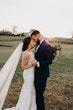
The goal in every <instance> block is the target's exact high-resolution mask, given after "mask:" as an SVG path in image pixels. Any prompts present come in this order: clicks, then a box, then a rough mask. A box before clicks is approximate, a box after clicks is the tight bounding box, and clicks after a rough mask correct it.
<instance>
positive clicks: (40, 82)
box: [34, 40, 52, 110]
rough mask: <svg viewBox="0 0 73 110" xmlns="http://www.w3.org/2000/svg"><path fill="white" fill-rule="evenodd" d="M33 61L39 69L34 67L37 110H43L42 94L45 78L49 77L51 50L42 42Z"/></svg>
mask: <svg viewBox="0 0 73 110" xmlns="http://www.w3.org/2000/svg"><path fill="white" fill-rule="evenodd" d="M35 59H36V60H37V61H39V63H40V67H35V81H34V83H35V89H36V103H37V110H45V107H44V97H43V93H44V91H45V86H46V81H47V77H49V75H50V72H49V66H48V65H49V64H51V63H52V48H51V46H50V45H49V44H48V43H47V42H46V41H45V40H44V41H43V42H42V43H41V45H40V47H39V48H38V50H37V52H35Z"/></svg>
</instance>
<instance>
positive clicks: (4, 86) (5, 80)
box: [0, 43, 23, 110]
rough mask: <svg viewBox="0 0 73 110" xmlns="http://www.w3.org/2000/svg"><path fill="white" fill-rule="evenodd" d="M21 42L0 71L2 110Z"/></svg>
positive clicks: (0, 109) (20, 49)
mask: <svg viewBox="0 0 73 110" xmlns="http://www.w3.org/2000/svg"><path fill="white" fill-rule="evenodd" d="M22 46H23V43H20V44H19V45H18V47H17V48H16V49H15V51H14V52H13V53H12V55H11V56H10V58H9V59H8V60H7V62H6V63H5V65H4V66H3V68H2V69H1V71H0V110H2V107H3V104H4V101H5V98H6V95H7V92H8V89H9V87H10V84H11V81H12V78H13V76H14V73H15V70H16V67H17V65H18V62H19V59H20V55H21V51H22Z"/></svg>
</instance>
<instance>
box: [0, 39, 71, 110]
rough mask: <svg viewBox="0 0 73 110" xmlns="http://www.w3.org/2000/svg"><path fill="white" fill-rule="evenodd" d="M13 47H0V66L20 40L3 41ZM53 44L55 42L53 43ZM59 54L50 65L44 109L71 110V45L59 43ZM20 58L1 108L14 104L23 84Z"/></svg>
mask: <svg viewBox="0 0 73 110" xmlns="http://www.w3.org/2000/svg"><path fill="white" fill-rule="evenodd" d="M3 43H4V44H8V45H11V46H13V47H0V68H2V66H3V65H4V64H5V62H6V61H7V59H8V58H9V56H10V55H11V53H12V52H13V51H14V49H15V48H16V46H17V45H18V44H19V43H20V41H8V42H7V41H6V42H5V41H4V42H3ZM53 45H55V44H53ZM61 46H62V51H61V53H60V55H59V56H58V57H57V58H56V59H55V60H54V62H53V64H52V65H50V77H49V78H48V80H47V85H46V90H45V93H44V97H45V106H46V110H73V45H70V44H69V45H67V44H61ZM20 65H21V58H20V61H19V64H18V67H17V69H16V72H15V75H14V78H13V80H12V83H11V86H10V89H9V92H8V95H7V98H6V101H5V104H4V106H3V108H7V107H12V106H15V105H16V103H17V100H18V97H19V94H20V90H21V87H22V84H23V78H22V70H21V67H20Z"/></svg>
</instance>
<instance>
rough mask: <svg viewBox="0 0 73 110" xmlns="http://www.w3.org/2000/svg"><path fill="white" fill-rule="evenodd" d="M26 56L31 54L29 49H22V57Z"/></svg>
mask: <svg viewBox="0 0 73 110" xmlns="http://www.w3.org/2000/svg"><path fill="white" fill-rule="evenodd" d="M25 56H30V53H29V52H28V51H24V52H23V51H22V57H25Z"/></svg>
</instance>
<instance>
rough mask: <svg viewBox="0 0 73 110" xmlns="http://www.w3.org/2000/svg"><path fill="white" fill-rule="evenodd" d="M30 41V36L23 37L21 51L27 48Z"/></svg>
mask: <svg viewBox="0 0 73 110" xmlns="http://www.w3.org/2000/svg"><path fill="white" fill-rule="evenodd" d="M30 41H31V37H26V38H24V39H23V47H22V51H25V50H26V49H27V48H28V45H29V43H30Z"/></svg>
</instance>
